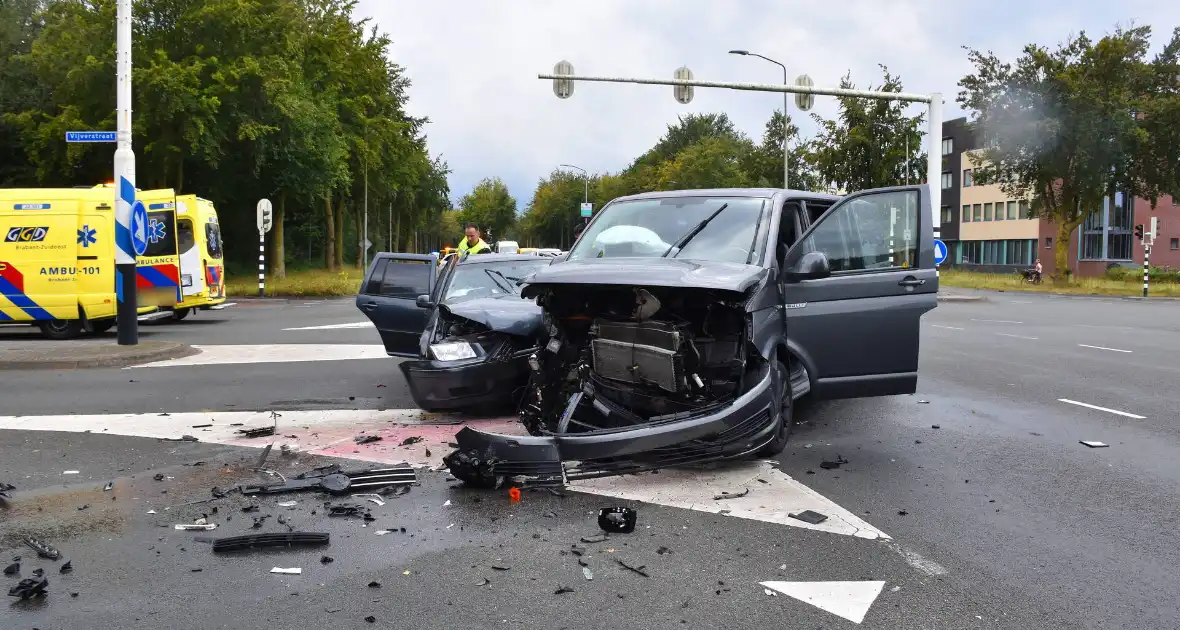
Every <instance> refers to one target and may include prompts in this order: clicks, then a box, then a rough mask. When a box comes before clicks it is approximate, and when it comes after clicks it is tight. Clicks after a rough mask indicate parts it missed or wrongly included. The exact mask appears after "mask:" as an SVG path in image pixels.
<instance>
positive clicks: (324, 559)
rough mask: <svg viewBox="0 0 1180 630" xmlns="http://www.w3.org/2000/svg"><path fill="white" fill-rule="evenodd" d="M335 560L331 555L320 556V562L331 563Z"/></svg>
mask: <svg viewBox="0 0 1180 630" xmlns="http://www.w3.org/2000/svg"><path fill="white" fill-rule="evenodd" d="M333 562H336V558H333V557H332V556H320V564H332V563H333Z"/></svg>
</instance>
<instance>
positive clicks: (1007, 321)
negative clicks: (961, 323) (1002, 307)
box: [971, 318, 1024, 324]
mask: <svg viewBox="0 0 1180 630" xmlns="http://www.w3.org/2000/svg"><path fill="white" fill-rule="evenodd" d="M971 321H973V322H988V323H990V324H1023V323H1024V322H1017V321H1013V320H1010V319H974V318H972V319H971Z"/></svg>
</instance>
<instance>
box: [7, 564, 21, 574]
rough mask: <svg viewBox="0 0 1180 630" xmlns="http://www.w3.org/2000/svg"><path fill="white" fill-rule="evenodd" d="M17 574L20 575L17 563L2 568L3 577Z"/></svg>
mask: <svg viewBox="0 0 1180 630" xmlns="http://www.w3.org/2000/svg"><path fill="white" fill-rule="evenodd" d="M17 573H20V563H19V562H13V563H12V564H10V565H8V566H6V567H4V575H16V574H17Z"/></svg>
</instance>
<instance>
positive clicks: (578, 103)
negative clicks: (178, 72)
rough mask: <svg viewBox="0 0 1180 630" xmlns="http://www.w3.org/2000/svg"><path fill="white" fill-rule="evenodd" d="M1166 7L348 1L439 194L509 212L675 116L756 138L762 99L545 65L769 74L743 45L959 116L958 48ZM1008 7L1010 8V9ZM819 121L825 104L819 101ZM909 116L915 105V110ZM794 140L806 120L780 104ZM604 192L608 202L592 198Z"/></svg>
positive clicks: (1043, 39) (1176, 12)
mask: <svg viewBox="0 0 1180 630" xmlns="http://www.w3.org/2000/svg"><path fill="white" fill-rule="evenodd" d="M1177 7H1180V5H1176V6H1173V3H1161V2H1155V1H1154V0H1129V1H1124V2H1123V3H1122V4H1121V5H1117V4H1114V3H1110V4H1108V3H1100V2H1097V1H1096V0H1082V1H1080V2H1066V1H1065V0H1050V1H1047V0H1031V1H1028V0H1025V1H1017V0H996V1H994V2H991V3H984V4H980V3H978V2H971V3H968V2H963V1H961V0H959V1H956V0H950V1H945V0H944V1H942V2H934V1H933V0H839V1H836V2H818V3H817V2H803V1H799V0H778V1H774V0H561V1H557V0H548V1H545V0H443V1H440V2H425V1H423V0H361V2H360V3H359V6H358V12H359V13H360V14H361V15H366V16H370V17H372V18H373V20H374V22H375V23H376V24H377V25H378V26H379V28H380V29H381V30H383V31H385V32H387V33H389V34H390V36H391V37H392V39H393V42H394V44H393V49H392V57H393V59H394V61H396V62H397V63H399V64H402V65H403V66H404V67H405V68H406V71H407V74H408V75H409V77H410V78H411V80H412V81H413V86H412V87H411V89H410V92H409V93H410V103H409V111H410V112H411V113H412V114H414V115H419V116H423V115H424V116H429V117H430V120H431V124H430V125H429V126H428V127H427V133H428V134H429V140H430V148H431V151H432V152H433V153H435V154H442V156H443V158H444V159H445V160H446V161H447V162H448V163H449V164H450V165H451V167H452V169H453V171H454V172H453V173H452V175H451V177H450V184H451V191H452V197H453V198H456V199H457V198H458V197H459V196H461V195H462V194H464V193H466V192H467V191H468V190H470V189H471V187H472V186H474V185H475V184H476V183H477V182H478V181H479V180H480V179H482V178H484V177H490V176H498V177H500V178H501V179H503V180H504V181H505V183H507V184H508V187H509V190H510V191H511V192H512V194H513V195H514V196H515V197H516V198H517V200H518V202H519V204H520V207H521V209H523V208H524V207H525V205H527V203H528V201H529V200H530V199H531V197H532V193H533V189H534V187H535V186H536V183H537V181H538V180H539V179H541V178H543V177H545V176H547V175H548V174H549V173H550V172H551V171H552V170H553V169H554V168H556V167H557V165H558V164H561V163H567V164H576V165H578V166H580V167H582V168H585V169H587V170H589V171H592V172H606V171H611V172H614V171H618V170H620V169H622V168H624V167H625V166H627V164H628V163H629V162H630V161H631V160H632V159H634V158H635V157H636V156H637V155H639V154H640V153H641V152H643V151H645V150H646V149H648V148H650V147H651V145H652V144H654V143H655V141H656V140H657V139H658V138H659V136H660V135H661V134H662V133H663V132H664V129H665V128H666V126H667V125H668V124H669V123H670V122H674V121H675V120H676V117H677V116H678V115H683V114H686V113H690V112H716V111H724V112H726V113H728V114H729V116H730V117H731V118H732V119H733V120H734V122H735V123H736V124H737V126H738V127H739V128H740V129H742V130H743V131H745V132H746V133H747V134H749V135H750V136H751V137H754V138H756V139H757V138H759V137H760V136H761V134H762V127H763V125H764V124H765V122H766V119H767V118H768V117H769V115H770V112H771V111H772V110H774V109H775V108H778V107H781V106H782V96H781V95H780V94H773V93H752V92H736V91H729V90H713V89H700V88H698V89H697V90H696V94H695V98H694V100H693V101H692V103H690V104H689V105H681V104H679V103H677V102H676V101H675V100H674V99H673V97H672V88H671V87H668V86H640V85H632V84H603V83H581V84H577V86H576V88H575V92H574V95H573V96H572V97H571V98H569V99H567V100H560V99H558V98H557V97H556V96H554V94H553V91H552V87H551V83H550V82H548V81H542V80H538V79H537V78H536V75H537V74H538V73H542V72H549V71H551V70H552V68H553V65H554V64H556V63H557V62H558V61H561V60H563V59H564V60H567V61H569V62H571V63H572V64H573V66H574V69H575V70H576V72H578V73H579V74H588V75H609V76H633V77H669V78H671V76H672V73H673V71H674V70H675V69H676V68H678V67H680V66H682V65H686V66H688V67H689V68H691V69H692V71H693V73H694V75H695V76H696V77H697V78H699V79H707V80H717V81H745V82H754V83H778V82H781V81H782V71H781V70H780V69H779V68H778V67H777V66H774V65H771V64H769V63H767V62H765V61H762V60H760V59H757V58H753V57H740V56H736V55H728V54H726V51H728V50H731V49H735V48H742V49H747V50H750V51H752V52H758V53H761V54H763V55H766V56H768V57H771V58H774V59H777V60H779V61H781V62H782V63H784V64H786V66H787V68H788V74H789V79H790V80H791V81H793V80H794V78H795V77H796V76H797V75H799V74H802V73H807V74H809V75H810V76H811V77H812V79H813V80H814V81H815V83H816V85H835V84H837V83H838V82H839V80H840V77H842V76H843V75H844V74H845V73H846V72H851V73H852V79H853V81H854V82H856V83H857V85H858V86H862V87H864V86H867V84H868V83H869V82H873V83H875V82H877V81H878V80H879V78H880V76H881V75H880V71H879V70H878V68H877V64H885V65H887V66H888V67H889V69H890V71H891V72H893V73H895V74H899V75H900V76H901V77H902V79H903V81H904V83H905V89H906V91H908V92H922V93H928V92H934V91H941V92H942V93H943V96H944V98H945V100H946V105H945V111H944V114H945V115H944V118H946V119H949V118H952V117H955V116H957V115H962V112H961V111H960V110H959V107H958V105H957V104H956V103H955V102H954V100H955V96H956V95H957V93H958V87H957V86H956V82H957V81H958V79H959V78H960V77H961V76H963V74H965V73H966V72H968V71H969V70H970V67H969V66H968V64H967V62H966V56H965V54H964V51H963V50H962V49H961V46H963V45H966V46H971V47H975V48H983V49H993V50H996V51H997V52H999V53H1001V54H1003V55H1010V56H1013V57H1014V56H1015V55H1017V54H1018V53H1019V49H1020V47H1021V46H1023V45H1024V44H1025V43H1028V42H1037V43H1041V44H1045V45H1053V44H1055V43H1056V42H1058V41H1060V40H1062V39H1064V38H1065V37H1067V36H1068V35H1069V34H1070V33H1072V32H1077V31H1078V30H1081V29H1083V28H1085V29H1087V30H1089V31H1091V32H1092V33H1093V34H1096V35H1100V34H1102V33H1104V32H1106V31H1109V30H1110V28H1111V27H1112V26H1114V25H1115V24H1116V23H1118V22H1124V23H1125V22H1127V21H1129V20H1132V19H1133V20H1135V21H1137V22H1138V23H1141V24H1153V25H1154V26H1155V27H1156V37H1157V39H1160V40H1162V39H1163V38H1164V37H1167V36H1168V35H1169V34H1170V32H1171V29H1172V27H1173V26H1174V25H1177V24H1180V8H1177ZM1015 16H1020V17H1015ZM814 111H816V112H818V113H820V114H822V115H825V116H831V115H833V114H834V113H835V103H834V102H833V99H830V98H823V97H820V98H817V99H816V105H815V109H814ZM914 111H915V113H916V112H918V111H920V110H919V109H917V108H916V106H915V109H914ZM791 113H792V116H793V117H794V119H795V121H796V123H798V124H800V126H801V127H802V128H803V132H804V133H805V134H809V133H811V132H812V131H814V125H813V124H812V123H811V122H810V121H809V120H807V119H806V116H804V115H803V114H801V113H800V112H799V111H798V110H797V108H795V106H794V104H793V103H792V104H791ZM602 201H606V200H602Z"/></svg>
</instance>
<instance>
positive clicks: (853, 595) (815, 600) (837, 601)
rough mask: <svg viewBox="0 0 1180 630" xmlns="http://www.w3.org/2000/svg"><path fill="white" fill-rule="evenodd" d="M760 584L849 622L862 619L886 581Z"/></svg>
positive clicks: (857, 621)
mask: <svg viewBox="0 0 1180 630" xmlns="http://www.w3.org/2000/svg"><path fill="white" fill-rule="evenodd" d="M758 584H759V586H762V587H764V588H768V589H771V590H774V591H778V592H779V593H782V594H783V595H790V596H791V597H794V598H795V599H797V600H799V601H801V602H806V603H808V604H811V605H812V606H815V607H816V608H819V609H820V610H824V611H827V612H830V613H832V614H833V615H836V616H837V617H841V618H843V619H847V620H848V621H851V622H852V623H860V622H862V621H864V619H865V615H866V614H868V612H869V608H871V607H872V605H873V602H875V601H877V596H878V595H880V594H881V589H883V588H885V582H884V581H881V580H868V581H864V582H759V583H758Z"/></svg>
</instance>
